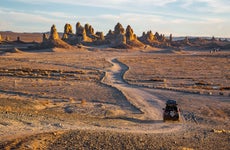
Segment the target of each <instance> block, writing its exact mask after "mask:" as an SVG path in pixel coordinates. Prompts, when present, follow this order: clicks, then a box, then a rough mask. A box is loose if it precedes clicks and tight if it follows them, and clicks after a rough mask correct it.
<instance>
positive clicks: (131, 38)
mask: <svg viewBox="0 0 230 150" xmlns="http://www.w3.org/2000/svg"><path fill="white" fill-rule="evenodd" d="M125 36H126V44H128V45H130V46H132V47H142V46H144V44H143V43H141V42H140V41H139V40H138V39H137V36H136V34H134V31H133V29H132V28H131V26H130V25H128V26H127V28H126V33H125Z"/></svg>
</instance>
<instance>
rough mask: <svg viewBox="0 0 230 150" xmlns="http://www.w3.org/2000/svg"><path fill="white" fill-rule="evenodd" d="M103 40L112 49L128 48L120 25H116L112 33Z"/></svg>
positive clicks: (123, 30)
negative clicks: (109, 44)
mask: <svg viewBox="0 0 230 150" xmlns="http://www.w3.org/2000/svg"><path fill="white" fill-rule="evenodd" d="M105 39H106V40H107V41H109V42H110V43H111V47H114V48H130V47H129V46H128V45H127V44H126V35H125V29H124V28H123V26H122V25H121V24H120V23H117V24H116V26H115V27H114V31H111V30H110V31H109V33H108V34H107V35H106V37H105Z"/></svg>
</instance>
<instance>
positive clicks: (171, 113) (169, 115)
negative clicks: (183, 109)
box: [163, 100, 179, 121]
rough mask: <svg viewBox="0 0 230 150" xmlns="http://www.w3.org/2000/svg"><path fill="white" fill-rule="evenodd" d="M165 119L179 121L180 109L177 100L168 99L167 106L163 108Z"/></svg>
mask: <svg viewBox="0 0 230 150" xmlns="http://www.w3.org/2000/svg"><path fill="white" fill-rule="evenodd" d="M163 110H164V113H163V120H164V121H167V120H172V121H179V109H178V107H177V103H176V101H175V100H167V102H166V107H165V108H163Z"/></svg>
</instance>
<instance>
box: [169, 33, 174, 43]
mask: <svg viewBox="0 0 230 150" xmlns="http://www.w3.org/2000/svg"><path fill="white" fill-rule="evenodd" d="M172 41H173V40H172V34H170V35H169V42H170V43H172Z"/></svg>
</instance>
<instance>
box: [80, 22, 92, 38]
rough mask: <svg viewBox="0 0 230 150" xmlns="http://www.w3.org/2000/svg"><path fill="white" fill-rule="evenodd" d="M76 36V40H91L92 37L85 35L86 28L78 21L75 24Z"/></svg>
mask: <svg viewBox="0 0 230 150" xmlns="http://www.w3.org/2000/svg"><path fill="white" fill-rule="evenodd" d="M76 36H77V40H78V42H82V41H83V42H92V39H91V38H89V37H88V36H87V34H86V30H85V28H84V27H83V26H81V24H80V22H77V24H76Z"/></svg>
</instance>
